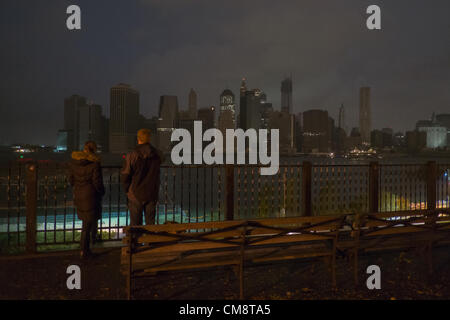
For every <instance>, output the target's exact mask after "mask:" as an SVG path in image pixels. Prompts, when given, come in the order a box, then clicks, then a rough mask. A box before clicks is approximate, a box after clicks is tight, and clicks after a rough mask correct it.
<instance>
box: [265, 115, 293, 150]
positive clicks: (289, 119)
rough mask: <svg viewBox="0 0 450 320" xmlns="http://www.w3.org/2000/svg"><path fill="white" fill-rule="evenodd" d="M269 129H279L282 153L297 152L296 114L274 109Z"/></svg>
mask: <svg viewBox="0 0 450 320" xmlns="http://www.w3.org/2000/svg"><path fill="white" fill-rule="evenodd" d="M269 129H278V130H279V138H280V140H279V148H280V149H279V150H280V153H283V154H286V153H293V152H295V145H294V115H292V114H289V113H288V112H285V111H273V112H271V113H270V117H269Z"/></svg>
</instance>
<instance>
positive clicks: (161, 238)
mask: <svg viewBox="0 0 450 320" xmlns="http://www.w3.org/2000/svg"><path fill="white" fill-rule="evenodd" d="M339 227H340V223H335V222H334V223H329V224H325V225H321V226H315V227H311V228H307V229H305V232H306V231H328V230H336V229H338V228H339ZM298 228H300V226H294V227H292V230H295V229H298ZM241 233H242V230H241V229H236V230H231V231H224V232H215V233H213V234H208V233H185V232H184V233H180V234H178V235H180V236H188V237H189V236H191V237H203V238H205V239H212V240H220V239H225V238H232V237H235V238H237V237H240V236H241ZM278 233H280V232H279V231H276V230H273V229H270V228H264V227H247V235H249V236H254V235H276V234H278ZM324 234H325V232H324ZM177 239H179V240H180V241H182V239H181V238H180V237H177V236H175V235H174V236H170V235H143V236H141V237H139V238H138V240H137V242H138V243H152V242H166V241H167V242H171V241H177ZM128 241H129V238H124V239H123V242H124V243H128Z"/></svg>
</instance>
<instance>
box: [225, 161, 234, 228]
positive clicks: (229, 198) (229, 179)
mask: <svg viewBox="0 0 450 320" xmlns="http://www.w3.org/2000/svg"><path fill="white" fill-rule="evenodd" d="M225 170H226V178H225V208H226V213H225V220H234V166H233V165H227V166H226V167H225Z"/></svg>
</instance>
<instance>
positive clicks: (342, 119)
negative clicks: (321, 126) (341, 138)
mask: <svg viewBox="0 0 450 320" xmlns="http://www.w3.org/2000/svg"><path fill="white" fill-rule="evenodd" d="M338 128H339V129H342V130H344V131H345V133H347V126H346V124H345V107H344V104H341V107H340V108H339V120H338Z"/></svg>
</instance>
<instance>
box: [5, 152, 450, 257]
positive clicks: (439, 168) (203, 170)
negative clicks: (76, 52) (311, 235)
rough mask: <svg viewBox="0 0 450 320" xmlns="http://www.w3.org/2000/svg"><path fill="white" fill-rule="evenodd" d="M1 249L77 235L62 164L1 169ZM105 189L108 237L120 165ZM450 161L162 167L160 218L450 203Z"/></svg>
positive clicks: (117, 206) (103, 228) (122, 202)
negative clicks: (273, 168) (265, 171)
mask: <svg viewBox="0 0 450 320" xmlns="http://www.w3.org/2000/svg"><path fill="white" fill-rule="evenodd" d="M0 170H1V171H0V252H3V251H7V250H6V249H8V248H11V247H15V248H21V249H26V250H27V251H29V252H34V251H35V250H36V249H37V248H46V246H48V245H55V244H71V243H77V242H78V241H79V239H80V234H81V221H80V220H79V219H78V217H77V214H76V209H75V207H74V206H73V198H72V189H71V187H70V185H69V183H68V181H67V166H66V165H64V164H37V163H28V164H27V165H15V166H11V167H9V168H3V169H0ZM102 170H103V180H104V184H105V189H106V194H105V196H104V197H103V204H102V208H103V209H102V217H101V219H100V220H99V222H98V228H99V234H100V236H101V238H102V239H103V240H119V239H121V237H123V233H122V229H123V227H125V226H127V225H128V224H129V212H128V208H127V198H126V195H125V193H124V192H123V190H122V186H121V183H120V168H119V167H103V168H102ZM449 171H450V164H448V165H447V164H437V163H436V162H429V163H427V164H379V163H378V162H371V163H370V164H348V165H347V164H341V165H339V164H336V165H324V164H312V163H311V162H308V161H305V162H302V163H297V164H285V165H280V169H279V172H278V173H277V174H276V175H273V176H262V175H260V172H259V167H258V166H253V165H244V166H229V165H222V166H218V165H216V166H207V165H189V166H174V165H163V166H162V167H161V186H160V192H159V203H158V206H157V216H156V223H157V224H163V223H185V222H209V221H222V220H233V219H235V220H238V219H257V218H271V217H272V218H273V217H298V216H317V215H336V214H349V213H357V212H361V213H366V212H373V213H375V212H396V211H405V210H420V209H426V208H428V209H434V208H449V195H450V193H449V192H450V190H449V183H450V180H449V174H450V172H449Z"/></svg>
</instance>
